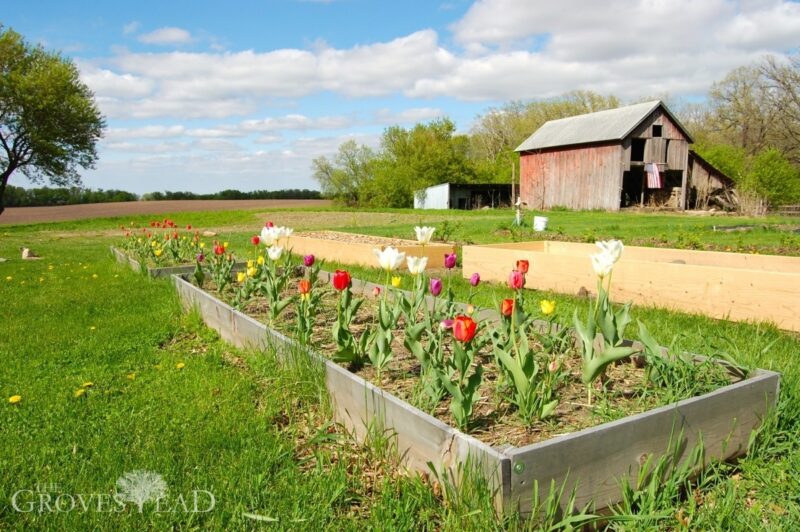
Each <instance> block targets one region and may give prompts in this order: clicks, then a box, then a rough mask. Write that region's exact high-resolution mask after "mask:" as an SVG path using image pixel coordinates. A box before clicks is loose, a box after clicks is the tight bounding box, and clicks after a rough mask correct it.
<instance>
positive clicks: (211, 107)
mask: <svg viewBox="0 0 800 532" xmlns="http://www.w3.org/2000/svg"><path fill="white" fill-rule="evenodd" d="M0 22H1V23H2V24H4V25H6V26H10V27H12V28H14V29H15V30H17V31H19V32H20V33H22V34H23V35H24V36H25V37H26V38H27V39H28V40H30V41H33V42H38V43H42V44H43V45H44V46H46V47H47V48H50V49H57V50H61V51H62V52H63V53H64V54H65V55H68V56H70V57H72V58H74V59H75V61H76V63H77V64H78V66H79V68H80V70H81V74H82V78H83V79H84V81H85V82H86V83H87V84H88V85H89V86H90V87H91V88H92V90H93V91H94V92H95V95H96V97H97V101H98V104H99V105H100V108H101V109H102V111H103V113H104V114H105V115H106V117H107V121H108V130H107V132H106V136H105V138H104V139H103V141H102V142H101V145H100V148H99V151H100V156H101V158H100V161H99V163H98V165H97V168H96V169H94V170H90V171H87V172H84V174H83V180H84V183H85V184H86V185H87V186H91V187H95V188H98V187H99V188H122V189H126V190H131V191H134V192H138V193H142V192H148V191H153V190H192V191H195V192H212V191H217V190H221V189H224V188H238V189H241V190H254V189H280V188H316V183H315V182H314V181H313V179H312V178H311V161H312V160H313V158H314V157H317V156H320V155H325V156H330V155H331V154H333V153H335V151H336V148H337V146H338V145H339V144H340V143H341V142H343V141H344V140H347V139H355V140H356V141H358V142H362V143H365V144H369V145H372V146H376V145H377V143H378V140H379V137H380V134H381V132H382V131H383V129H384V128H386V127H387V126H390V125H395V124H398V125H402V126H410V125H413V123H414V122H416V121H426V120H431V119H433V118H437V117H441V116H449V117H450V118H452V119H453V120H454V121H455V122H456V124H457V126H458V128H459V129H460V130H461V131H464V132H466V131H469V129H470V128H471V126H472V123H473V121H474V119H475V117H476V116H477V115H478V114H480V113H482V112H484V111H485V110H487V109H488V108H490V107H492V106H498V105H501V104H502V103H503V102H506V101H509V100H518V99H521V100H527V99H535V98H548V97H552V96H556V95H558V94H562V93H564V92H567V91H570V90H576V89H589V90H594V91H597V92H601V93H604V94H615V95H617V96H620V97H621V98H623V100H627V101H637V100H640V99H642V98H648V97H653V96H667V95H668V96H669V97H670V99H672V100H677V101H691V100H695V99H698V98H702V97H703V95H704V94H705V93H706V91H707V90H708V88H709V86H710V85H711V84H712V83H713V82H714V81H716V80H719V79H721V78H722V77H723V76H724V75H725V74H726V73H728V72H729V71H730V70H731V69H733V68H735V67H737V66H740V65H745V64H749V63H752V62H754V61H757V60H759V59H760V58H761V57H763V56H764V55H766V54H773V55H777V56H783V55H786V54H789V53H793V52H794V53H796V51H797V49H798V46H800V4H798V3H796V2H787V1H781V0H741V1H734V0H704V1H692V0H672V1H666V0H608V1H604V2H587V1H583V0H561V1H559V2H552V1H550V0H476V1H467V0H451V1H438V2H437V1H430V2H423V1H403V2H394V1H392V2H390V1H372V2H370V1H365V0H329V1H295V0H282V1H267V0H262V1H260V2H259V1H248V2H227V3H222V2H205V1H168V2H164V1H162V2H151V1H138V2H122V3H117V2H88V1H83V2H66V1H29V2H26V3H14V4H12V5H11V6H6V7H5V8H4V10H3V14H2V15H0ZM12 179H13V180H14V181H15V183H14V184H17V185H21V184H24V183H25V181H24V178H23V177H21V176H17V177H16V178H12Z"/></svg>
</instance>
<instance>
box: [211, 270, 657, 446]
mask: <svg viewBox="0 0 800 532" xmlns="http://www.w3.org/2000/svg"><path fill="white" fill-rule="evenodd" d="M206 289H207V290H208V291H209V292H211V293H212V294H214V295H215V296H216V297H218V298H219V297H220V294H219V292H218V291H217V290H216V289H215V287H213V285H211V286H209V285H207V286H206ZM317 289H322V290H329V291H330V294H329V295H327V296H326V297H323V300H322V305H321V307H320V309H319V313H318V315H317V319H316V324H317V326H316V328H315V330H314V332H313V337H312V348H313V349H314V350H315V351H316V352H318V353H320V354H322V355H324V356H326V357H331V356H332V354H333V353H334V352H335V349H336V346H335V343H334V341H333V337H332V334H331V324H332V323H333V321H335V319H336V300H337V296H338V294H336V293H335V292H334V291H333V290H332V289H331V288H330V287H327V286H326V287H318V288H317ZM291 293H292V291H289V292H288V293H287V294H286V295H290V294H291ZM221 299H223V300H224V301H226V302H228V303H230V304H232V301H233V297H232V294H231V293H230V292H229V291H226V294H224V295H223V296H222V298H221ZM365 299H366V301H365V302H364V304H363V305H362V306H361V308H360V309H359V312H358V315H357V316H356V318H355V319H354V321H353V324H352V331H353V333H354V335H355V336H356V337H358V336H359V335H360V333H361V332H362V331H363V330H364V329H365V328H366V327H367V326H368V325H370V324H373V323H374V322H375V320H376V315H377V307H378V299H377V298H375V297H372V296H366V297H365ZM242 310H243V312H244V313H246V314H248V315H249V316H252V317H254V318H255V319H257V320H259V321H261V322H262V323H267V324H268V325H269V326H270V327H272V328H273V329H276V330H278V331H280V332H282V333H285V334H287V335H289V336H292V335H293V333H294V330H295V319H296V315H295V313H294V308H293V306H292V305H290V306H289V307H287V308H286V310H285V311H284V312H283V313H282V314H281V315H280V316H279V318H278V319H277V320H276V321H275V322H274V323H269V318H268V314H267V313H268V305H267V302H266V300H265V299H263V298H262V297H254V298H253V299H252V300H251V301H250V302H249V303H248V304H247V305H246V306H245V308H243V309H242ZM402 328H403V323H402V318H401V323H400V324H399V330H396V331H395V337H394V341H393V347H394V349H393V352H394V358H393V359H392V361H391V362H390V363H389V365H388V367H387V369H385V370H384V371H383V372H382V373H381V376H380V381H379V380H378V375H377V374H376V371H375V369H374V368H373V367H372V366H370V365H365V366H363V367H361V368H351V367H348V366H347V365H346V364H343V365H342V366H343V367H345V368H347V369H348V370H350V371H352V372H353V373H355V374H357V375H359V376H360V377H362V378H364V379H365V380H367V381H369V382H371V383H372V384H374V385H376V386H378V387H380V388H381V389H383V390H386V391H388V392H390V393H392V394H394V395H395V396H397V397H399V398H400V399H402V400H404V401H406V402H408V403H410V404H412V405H414V406H416V407H418V408H420V409H421V410H423V411H426V412H428V413H429V414H431V415H433V416H435V417H436V418H438V419H440V420H441V421H443V422H445V423H447V424H449V425H451V426H455V421H454V419H453V417H452V415H451V413H450V404H449V398H445V399H444V400H443V401H441V402H440V403H439V404H437V405H435V406H431V405H430V404H426V400H427V399H426V398H425V396H424V394H423V393H422V391H421V380H420V370H421V368H420V363H419V361H418V360H417V359H416V357H414V355H413V354H411V353H410V352H409V351H408V350H407V349H406V348H405V347H404V346H403V330H402ZM530 342H531V345H532V346H533V345H536V341H535V339H534V338H530ZM448 354H449V353H448ZM476 362H477V363H479V364H482V365H483V368H484V374H483V382H482V384H481V387H480V396H481V399H480V400H479V401H478V403H477V404H476V405H475V406H474V411H473V417H472V424H471V428H470V430H469V434H471V435H472V436H474V437H476V438H478V439H480V440H482V441H484V442H485V443H488V444H490V445H496V446H502V445H506V444H508V445H512V446H515V447H521V446H524V445H528V444H532V443H536V442H540V441H545V440H548V439H550V438H553V437H556V436H559V435H563V434H569V433H572V432H575V431H578V430H581V429H584V428H588V427H592V426H595V425H599V424H602V423H605V422H607V421H611V420H614V419H620V418H623V417H626V416H629V415H632V414H637V413H640V412H645V411H647V410H651V409H652V408H654V407H657V406H660V405H661V404H664V403H665V401H663V400H661V399H660V398H659V396H658V395H657V394H655V393H653V389H652V388H648V387H647V386H646V382H645V379H646V377H645V370H644V369H643V368H641V367H637V365H636V364H634V363H633V361H631V360H624V361H621V362H618V363H616V364H612V365H611V366H610V367H609V368H608V369H607V371H606V377H607V378H606V380H605V388H603V387H599V386H598V387H597V389H596V390H595V391H594V394H593V395H594V401H593V404H592V405H591V406H589V405H588V404H587V388H586V386H585V385H584V384H583V383H582V382H581V380H580V374H581V357H580V353H579V351H578V349H577V348H576V346H573V348H571V349H569V350H568V351H567V352H566V353H565V354H563V355H561V362H562V364H563V365H564V367H565V369H566V371H567V372H568V374H569V377H568V378H567V379H566V380H565V383H564V384H563V385H562V387H561V388H559V389H558V390H557V395H558V397H559V400H560V402H559V405H558V407H557V409H556V412H555V414H554V415H553V416H552V417H550V418H548V419H546V420H544V421H537V422H534V423H533V424H532V425H526V424H525V423H524V422H523V421H522V420H521V419H520V418H519V417H518V416H517V414H516V412H515V410H514V406H513V405H512V404H511V403H510V401H509V397H510V396H511V395H510V390H509V389H508V388H506V387H505V386H506V385H501V384H500V380H499V377H500V375H499V368H498V367H497V365H496V363H495V360H494V356H493V355H492V353H491V343H488V344H487V346H486V347H485V348H484V349H483V350H482V351H481V352H480V353H479V354H478V355H477V356H476ZM598 384H599V383H598Z"/></svg>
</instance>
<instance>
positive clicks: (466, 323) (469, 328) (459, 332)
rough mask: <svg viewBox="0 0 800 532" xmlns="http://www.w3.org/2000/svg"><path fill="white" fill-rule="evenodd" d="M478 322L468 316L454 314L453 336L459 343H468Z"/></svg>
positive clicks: (473, 335) (473, 336)
mask: <svg viewBox="0 0 800 532" xmlns="http://www.w3.org/2000/svg"><path fill="white" fill-rule="evenodd" d="M477 328H478V324H477V323H475V320H473V319H472V318H470V317H469V316H463V315H460V316H456V319H455V320H453V337H454V338H455V339H456V340H458V341H459V342H461V343H464V344H466V343H468V342H469V341H470V340H472V339H473V338H475V331H476V330H477Z"/></svg>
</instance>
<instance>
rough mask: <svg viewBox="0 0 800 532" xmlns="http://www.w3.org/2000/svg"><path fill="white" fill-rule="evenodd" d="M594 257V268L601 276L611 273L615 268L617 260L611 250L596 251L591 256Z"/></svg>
mask: <svg viewBox="0 0 800 532" xmlns="http://www.w3.org/2000/svg"><path fill="white" fill-rule="evenodd" d="M590 258H591V259H592V268H594V273H596V274H597V275H598V276H599V277H600V278H604V277H606V276H607V275H608V274H610V273H611V270H612V269H613V268H614V263H615V262H617V261H616V259H615V258H614V255H613V254H612V253H611V252H609V251H601V252H600V253H595V254H594V255H592V256H591V257H590Z"/></svg>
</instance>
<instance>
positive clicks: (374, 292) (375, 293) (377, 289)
mask: <svg viewBox="0 0 800 532" xmlns="http://www.w3.org/2000/svg"><path fill="white" fill-rule="evenodd" d="M372 295H373V296H374V297H378V296H379V295H381V287H380V286H376V287H375V288H373V289H372Z"/></svg>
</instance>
